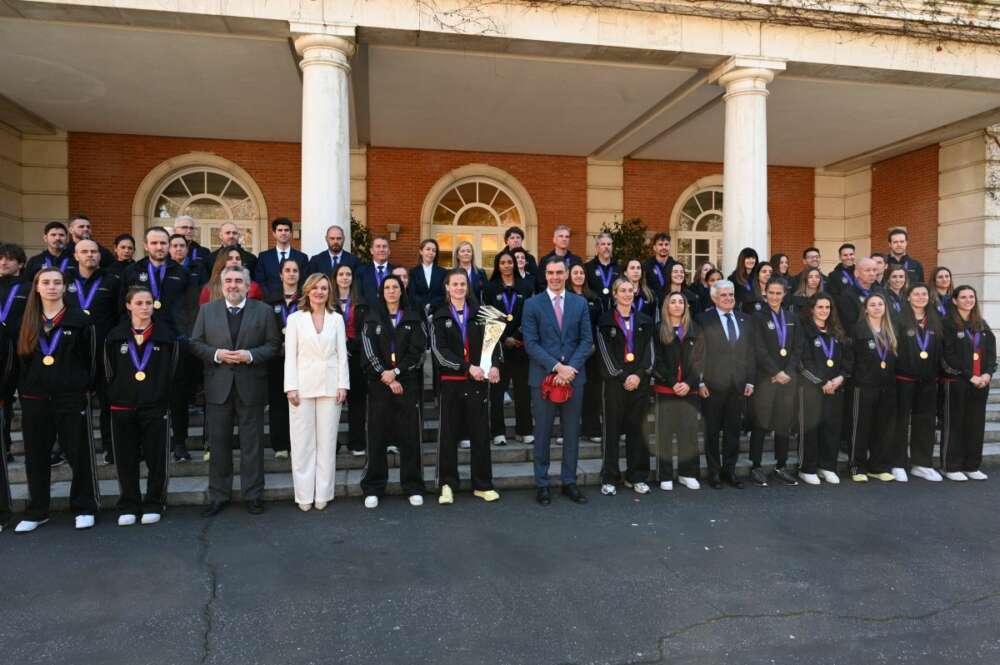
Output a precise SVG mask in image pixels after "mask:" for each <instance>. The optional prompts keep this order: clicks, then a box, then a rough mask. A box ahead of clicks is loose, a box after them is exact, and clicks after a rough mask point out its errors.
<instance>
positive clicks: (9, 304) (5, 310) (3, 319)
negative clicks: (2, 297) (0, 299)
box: [0, 284, 21, 323]
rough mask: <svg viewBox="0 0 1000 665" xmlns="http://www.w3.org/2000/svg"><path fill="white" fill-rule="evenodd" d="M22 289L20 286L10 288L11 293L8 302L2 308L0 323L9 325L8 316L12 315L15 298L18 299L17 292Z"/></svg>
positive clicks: (0, 309)
mask: <svg viewBox="0 0 1000 665" xmlns="http://www.w3.org/2000/svg"><path fill="white" fill-rule="evenodd" d="M20 288H21V285H20V284H15V285H14V286H12V287H10V293H8V294H7V301H6V302H4V304H3V307H2V308H0V323H7V315H8V314H10V309H11V307H13V306H14V298H16V297H17V290H18V289H20Z"/></svg>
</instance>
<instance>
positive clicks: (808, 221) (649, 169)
mask: <svg viewBox="0 0 1000 665" xmlns="http://www.w3.org/2000/svg"><path fill="white" fill-rule="evenodd" d="M721 173H722V164H714V163H709V162H663V161H654V160H643V159H627V160H625V218H626V219H628V218H631V217H639V218H641V219H642V220H643V221H644V222H645V223H646V226H647V227H648V228H650V229H652V230H654V231H661V230H669V226H670V213H671V212H672V211H673V208H674V204H675V203H677V199H678V198H679V197H680V195H681V194H683V193H684V190H685V189H687V188H688V187H690V186H691V185H692V184H694V183H695V181H697V180H699V179H700V178H704V177H705V176H709V175H714V174H721ZM813 185H814V178H813V169H811V168H797V167H789V166H771V167H768V170H767V186H768V192H767V209H768V215H769V217H770V219H771V252H772V253H778V252H783V253H785V254H788V255H789V257H791V263H792V266H793V270H794V269H795V267H796V266H798V265H800V264H801V261H799V260H797V257H801V256H802V250H804V249H805V248H806V247H808V246H810V245H811V244H812V243H813V223H814V215H813V204H814V192H813ZM935 191H936V189H935ZM729 269H730V267H729V266H726V272H728V271H729Z"/></svg>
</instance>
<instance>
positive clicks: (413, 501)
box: [410, 494, 424, 507]
mask: <svg viewBox="0 0 1000 665" xmlns="http://www.w3.org/2000/svg"><path fill="white" fill-rule="evenodd" d="M410 505H411V506H413V507H419V506H422V505H424V497H422V496H421V495H419V494H412V495H410Z"/></svg>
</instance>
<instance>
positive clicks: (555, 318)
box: [521, 259, 594, 506]
mask: <svg viewBox="0 0 1000 665" xmlns="http://www.w3.org/2000/svg"><path fill="white" fill-rule="evenodd" d="M568 275H569V270H568V267H567V264H566V263H565V262H564V261H562V260H556V259H550V260H549V261H547V262H546V263H545V281H546V283H547V284H548V287H547V288H546V289H545V290H544V291H542V292H541V293H539V294H537V295H536V296H534V297H533V298H529V299H528V302H526V303H525V304H524V312H523V314H522V317H521V332H522V333H523V336H524V348H525V350H526V351H527V352H528V357H529V358H530V365H529V367H528V385H529V386H530V387H531V411H532V413H533V414H534V415H535V433H534V436H535V449H534V458H535V485H536V486H537V487H538V491H537V495H536V497H535V498H536V500H537V501H538V503H540V504H541V505H543V506H547V505H549V503H551V501H552V498H551V495H550V493H549V445H550V443H551V438H552V425H553V423H554V422H555V418H556V416H557V415H558V416H559V422H560V424H561V427H562V436H563V459H562V473H561V474H560V475H561V480H562V493H563V494H565V495H566V496H567V497H569V499H570V500H571V501H574V502H576V503H586V502H587V498H586V497H585V496H584V495H583V493H581V492H580V490H579V488H578V487H577V484H576V466H577V465H576V463H577V459H578V457H579V439H580V412H581V408H582V406H583V386H584V384H585V383H586V382H587V370H586V362H587V358H588V357H589V356H590V354H591V353H593V350H594V338H593V333H592V332H591V329H590V312H589V310H588V307H587V301H586V299H585V298H583V297H582V296H578V295H576V294H575V293H569V292H568V291H567V290H566V279H567V277H568ZM550 374H554V375H555V379H554V381H555V383H557V384H559V385H569V386H571V387H572V389H573V396H572V397H571V398H570V399H569V400H568V401H566V402H563V403H562V404H556V403H554V402H551V401H549V400H547V399H545V398H544V397H542V384H543V382H544V381H545V378H546V377H547V376H548V375H550Z"/></svg>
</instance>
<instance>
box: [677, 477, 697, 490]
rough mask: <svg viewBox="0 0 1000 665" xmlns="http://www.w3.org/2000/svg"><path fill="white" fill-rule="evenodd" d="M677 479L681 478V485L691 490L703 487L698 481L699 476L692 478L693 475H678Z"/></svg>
mask: <svg viewBox="0 0 1000 665" xmlns="http://www.w3.org/2000/svg"><path fill="white" fill-rule="evenodd" d="M677 480H679V481H680V483H681V485H683V486H684V487H686V488H688V489H689V490H700V489H701V483H699V482H698V479H697V478H692V477H691V476H678V478H677Z"/></svg>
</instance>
